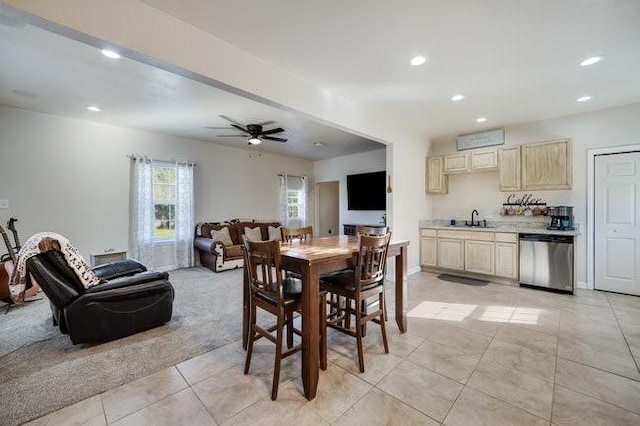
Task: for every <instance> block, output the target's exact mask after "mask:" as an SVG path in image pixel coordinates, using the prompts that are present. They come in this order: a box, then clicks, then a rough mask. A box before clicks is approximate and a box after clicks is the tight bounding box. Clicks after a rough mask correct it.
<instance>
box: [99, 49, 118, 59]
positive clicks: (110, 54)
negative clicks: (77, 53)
mask: <svg viewBox="0 0 640 426" xmlns="http://www.w3.org/2000/svg"><path fill="white" fill-rule="evenodd" d="M101 52H102V54H103V55H104V56H106V57H107V58H111V59H120V54H119V53H118V52H114V51H113V50H109V49H102V50H101Z"/></svg>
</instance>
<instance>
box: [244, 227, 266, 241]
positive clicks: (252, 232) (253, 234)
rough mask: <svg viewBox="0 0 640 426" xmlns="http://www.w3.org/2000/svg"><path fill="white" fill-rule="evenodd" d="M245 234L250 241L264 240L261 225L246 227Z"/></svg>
mask: <svg viewBox="0 0 640 426" xmlns="http://www.w3.org/2000/svg"><path fill="white" fill-rule="evenodd" d="M244 235H246V236H247V239H248V240H249V241H262V232H260V228H259V227H255V228H247V227H246V226H245V227H244Z"/></svg>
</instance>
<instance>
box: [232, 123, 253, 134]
mask: <svg viewBox="0 0 640 426" xmlns="http://www.w3.org/2000/svg"><path fill="white" fill-rule="evenodd" d="M231 126H232V127H235V128H236V129H238V130H240V131H242V132H245V133H249V131H248V130H247V129H245V128H244V127H241V126H238V125H237V124H232V125H231Z"/></svg>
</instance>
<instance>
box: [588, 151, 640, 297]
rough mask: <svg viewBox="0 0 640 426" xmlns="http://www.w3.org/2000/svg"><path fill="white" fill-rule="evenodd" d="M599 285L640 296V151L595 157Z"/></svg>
mask: <svg viewBox="0 0 640 426" xmlns="http://www.w3.org/2000/svg"><path fill="white" fill-rule="evenodd" d="M594 170H595V176H594V177H595V215H594V224H595V230H594V242H595V244H594V245H595V253H594V255H595V283H594V286H595V288H596V289H598V290H609V291H615V292H619V293H628V294H635V295H640V276H639V275H638V268H639V266H638V265H640V247H639V244H640V224H639V222H640V152H631V153H624V154H611V155H597V156H596V157H595V169H594Z"/></svg>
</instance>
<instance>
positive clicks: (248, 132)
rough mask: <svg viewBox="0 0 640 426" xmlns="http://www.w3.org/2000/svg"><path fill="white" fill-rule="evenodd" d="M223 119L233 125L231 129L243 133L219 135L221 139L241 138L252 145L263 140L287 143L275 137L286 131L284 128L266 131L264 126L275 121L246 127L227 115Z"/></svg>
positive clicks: (222, 116)
mask: <svg viewBox="0 0 640 426" xmlns="http://www.w3.org/2000/svg"><path fill="white" fill-rule="evenodd" d="M220 117H221V118H224V119H225V120H227V121H229V122H230V123H231V127H233V128H234V129H237V130H240V131H241V132H243V134H241V135H217V136H218V137H219V138H239V137H246V138H248V139H247V141H248V142H249V143H250V144H251V145H258V144H259V143H261V142H262V139H265V140H270V141H276V142H286V141H287V139H284V138H277V137H275V136H270V135H273V134H274V133H282V132H284V129H283V128H282V127H276V128H275V129H269V130H264V126H268V125H270V124H273V123H275V121H265V122H263V123H255V124H247V125H246V126H245V125H243V124H241V123H239V122H237V121H235V120H233V119H231V118H229V117H227V116H226V115H220ZM207 129H228V127H207Z"/></svg>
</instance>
